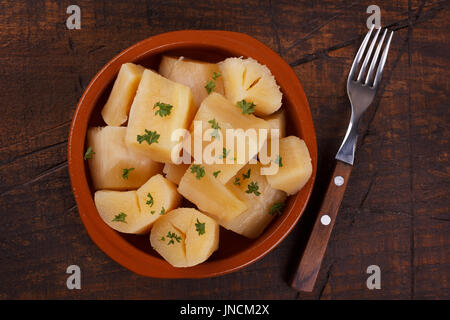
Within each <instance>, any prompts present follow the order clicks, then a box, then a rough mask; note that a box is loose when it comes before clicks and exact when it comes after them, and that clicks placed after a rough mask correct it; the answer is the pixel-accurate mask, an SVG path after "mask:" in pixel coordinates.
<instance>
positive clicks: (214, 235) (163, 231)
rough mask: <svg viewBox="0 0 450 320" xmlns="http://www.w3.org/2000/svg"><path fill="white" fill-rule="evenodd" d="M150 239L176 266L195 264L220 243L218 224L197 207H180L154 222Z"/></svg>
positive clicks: (160, 252)
mask: <svg viewBox="0 0 450 320" xmlns="http://www.w3.org/2000/svg"><path fill="white" fill-rule="evenodd" d="M150 243H151V245H152V247H153V248H154V249H155V250H156V251H157V252H158V253H159V254H160V255H161V256H162V257H163V258H164V259H165V260H166V261H167V262H169V263H170V264H171V265H173V266H174V267H192V266H195V265H197V264H199V263H202V262H204V261H206V260H207V259H208V258H209V257H210V256H211V254H212V253H213V252H214V251H215V250H217V248H218V247H219V225H218V224H217V222H215V221H214V220H213V219H211V218H209V217H208V216H206V215H204V214H203V213H201V212H200V211H198V210H196V209H192V208H178V209H175V210H173V211H171V212H169V213H168V214H167V215H165V216H164V217H162V218H161V219H159V220H158V221H157V222H156V223H155V225H154V226H153V228H152V231H151V233H150Z"/></svg>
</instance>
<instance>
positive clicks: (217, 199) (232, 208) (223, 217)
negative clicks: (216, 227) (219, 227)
mask: <svg viewBox="0 0 450 320" xmlns="http://www.w3.org/2000/svg"><path fill="white" fill-rule="evenodd" d="M178 192H179V193H180V194H181V195H182V196H183V197H185V198H186V199H188V200H189V201H191V202H192V203H194V204H195V205H196V206H197V207H198V208H199V209H200V210H201V211H203V212H205V213H206V214H208V215H209V216H211V217H212V218H214V219H217V220H220V221H228V220H230V219H233V218H234V217H236V216H238V215H239V214H241V213H242V212H244V211H245V210H246V209H247V206H246V204H245V203H244V202H243V201H241V200H239V199H238V198H237V197H236V195H235V194H234V193H233V192H231V191H230V189H229V188H228V187H227V186H225V185H223V184H222V183H221V182H220V181H219V180H218V178H216V177H215V175H214V172H212V171H210V170H209V169H208V168H205V167H204V166H202V165H196V164H193V165H191V166H190V167H189V169H188V170H187V171H186V173H185V174H184V176H183V178H181V181H180V184H179V185H178Z"/></svg>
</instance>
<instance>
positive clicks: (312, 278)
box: [291, 26, 394, 292]
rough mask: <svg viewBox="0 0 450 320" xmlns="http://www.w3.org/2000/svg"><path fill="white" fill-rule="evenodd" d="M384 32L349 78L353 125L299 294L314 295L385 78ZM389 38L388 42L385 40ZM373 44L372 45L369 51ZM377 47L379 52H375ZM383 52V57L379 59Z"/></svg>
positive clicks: (361, 54) (304, 263) (306, 257)
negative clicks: (363, 125) (363, 124)
mask: <svg viewBox="0 0 450 320" xmlns="http://www.w3.org/2000/svg"><path fill="white" fill-rule="evenodd" d="M381 30H382V29H377V31H376V33H375V35H374V36H373V39H372V40H370V38H371V36H372V33H373V32H374V26H372V28H371V29H370V30H369V32H368V33H367V35H366V36H365V38H364V40H363V42H362V44H361V46H360V47H359V50H358V52H357V54H356V56H355V59H354V60H353V64H352V67H351V69H350V73H349V75H348V79H347V94H348V97H349V99H350V103H351V107H352V114H351V117H350V123H349V126H348V129H347V133H346V134H345V137H344V141H343V142H342V145H341V147H340V148H339V151H338V153H337V155H336V166H335V169H334V172H333V176H332V179H331V181H330V183H329V185H328V189H327V192H326V194H325V198H324V199H323V201H322V205H321V207H320V211H319V215H318V218H317V220H316V222H315V224H314V228H313V230H312V233H311V236H310V238H309V240H308V243H307V245H306V248H305V251H304V252H303V256H302V258H301V260H300V262H299V265H298V268H297V272H296V273H295V275H294V277H293V280H292V282H291V285H292V287H294V288H295V289H297V290H298V291H306V292H311V291H312V290H313V289H314V284H315V282H316V279H317V275H318V273H319V270H320V265H321V264H322V260H323V257H324V255H325V251H326V248H327V245H328V241H329V239H330V235H331V231H332V229H333V226H334V223H335V221H336V217H337V213H338V211H339V206H340V204H341V201H342V198H343V197H344V192H345V189H346V187H347V183H348V179H349V177H350V173H351V170H352V166H353V161H354V157H355V147H356V141H357V137H358V127H359V123H360V120H361V117H362V115H363V114H364V112H365V111H366V110H367V108H368V107H369V106H370V104H371V103H372V102H373V100H374V98H375V94H376V92H377V90H378V88H379V85H380V81H381V75H382V73H383V69H384V66H385V63H386V59H387V56H388V52H389V47H390V44H391V40H392V36H393V34H394V32H393V31H390V32H389V35H387V34H388V30H387V29H384V31H383V33H382V36H381V39H380V40H379V41H378V38H379V35H380V34H381ZM386 36H387V41H385V40H386ZM377 41H378V45H377ZM369 42H370V45H369V46H368V48H367V45H368V44H369ZM375 46H376V49H375V52H374V53H373V49H374V48H375ZM383 46H384V48H383ZM366 49H367V50H366ZM372 53H373V54H372ZM380 53H381V58H380V57H379V56H380ZM363 58H364V60H363ZM379 58H380V59H379ZM375 70H376V71H375Z"/></svg>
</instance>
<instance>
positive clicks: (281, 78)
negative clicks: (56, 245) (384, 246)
mask: <svg viewBox="0 0 450 320" xmlns="http://www.w3.org/2000/svg"><path fill="white" fill-rule="evenodd" d="M162 54H173V55H182V56H185V57H189V58H194V59H199V60H204V61H210V62H218V61H221V60H223V59H225V58H227V57H239V56H243V57H252V58H254V59H256V60H257V61H259V62H260V63H262V64H265V65H267V67H268V68H269V69H270V70H271V71H272V73H273V74H274V76H275V78H276V80H277V82H278V84H279V85H280V87H281V90H282V92H283V106H284V108H285V109H286V111H287V113H288V118H289V120H288V121H289V122H288V125H287V127H288V133H289V134H294V135H297V136H300V137H301V138H302V139H304V140H305V142H306V144H307V146H308V148H309V152H310V154H311V158H312V165H313V174H312V177H311V179H310V180H309V182H308V183H307V184H306V186H305V187H304V188H303V189H302V190H301V191H300V192H299V193H298V194H296V195H295V196H291V197H290V198H289V199H288V201H287V206H286V209H285V210H284V212H283V214H282V215H280V216H278V217H277V218H275V219H274V221H273V222H272V223H271V224H270V226H269V227H268V228H267V229H266V230H265V232H264V233H263V234H262V235H261V236H260V237H259V238H258V239H255V240H249V239H247V238H245V237H242V236H240V235H238V234H235V233H233V232H230V231H227V230H225V229H223V228H221V235H220V248H219V250H217V251H216V252H215V253H214V254H213V255H212V256H211V257H210V258H209V259H208V260H207V261H206V262H204V263H202V264H200V265H197V266H195V267H190V268H174V267H172V266H171V265H169V263H167V262H166V261H165V260H164V259H162V258H161V257H160V256H159V255H158V253H156V252H155V251H154V250H153V249H152V248H151V246H150V241H149V237H148V236H134V235H126V234H121V233H118V232H116V231H114V230H113V229H111V228H109V227H108V226H107V225H106V224H105V223H104V222H103V221H102V219H101V218H100V216H99V214H98V212H97V209H96V207H95V204H94V199H93V195H94V190H93V188H92V183H91V180H90V174H89V167H88V165H87V162H86V161H84V160H83V154H84V152H85V140H86V132H87V129H88V127H90V126H100V125H105V124H104V122H103V120H102V118H101V116H100V111H101V108H102V107H103V105H104V103H105V101H106V99H107V97H108V95H109V92H110V90H111V87H112V84H113V82H114V80H115V77H116V75H117V73H118V71H119V68H120V66H121V65H122V64H123V63H125V62H134V63H138V64H141V65H143V66H145V67H148V68H153V69H157V67H158V64H159V61H160V58H161V55H162ZM68 162H69V173H70V179H71V182H72V188H73V193H74V195H75V199H76V202H77V204H78V210H79V213H80V216H81V220H82V221H83V223H84V226H85V227H86V230H87V232H88V233H89V236H90V237H91V238H92V240H93V241H94V242H95V243H96V244H97V246H98V247H99V248H100V249H102V250H103V251H104V252H105V253H106V254H107V255H108V256H110V257H111V258H112V259H113V260H115V261H117V262H118V263H119V264H121V265H122V266H124V267H126V268H128V269H130V270H131V271H133V272H135V273H137V274H140V275H144V276H148V277H154V278H205V277H213V276H218V275H223V274H226V273H230V272H233V271H236V270H238V269H241V268H243V267H245V266H248V265H249V264H251V263H253V262H255V261H256V260H258V259H260V258H261V257H263V256H264V255H265V254H267V253H268V252H270V251H271V250H272V249H273V248H275V246H277V245H278V244H279V243H280V242H281V241H282V240H283V239H284V238H285V237H286V236H287V235H288V233H289V232H290V231H291V230H292V228H293V227H294V226H295V224H296V223H297V221H298V219H299V218H300V216H301V215H302V213H303V211H304V209H305V207H306V204H307V202H308V199H309V196H310V194H311V191H312V188H313V184H314V180H315V176H316V167H317V144H316V136H315V132H314V126H313V122H312V118H311V113H310V110H309V106H308V102H307V100H306V96H305V93H304V91H303V88H302V86H301V84H300V81H299V80H298V79H297V76H296V75H295V73H294V71H293V70H292V69H291V68H290V67H289V65H288V64H287V63H286V62H285V61H284V60H283V59H282V58H281V57H280V56H278V55H277V54H276V53H275V52H274V51H272V50H271V49H269V48H268V47H266V46H265V45H264V44H262V43H261V42H259V41H257V40H255V39H253V38H252V37H250V36H247V35H245V34H241V33H235V32H227V31H176V32H170V33H164V34H161V35H157V36H154V37H151V38H148V39H146V40H144V41H141V42H139V43H137V44H135V45H133V46H132V47H130V48H128V49H126V50H124V51H123V52H121V53H120V54H119V55H117V56H116V57H114V58H113V59H112V60H111V61H109V62H108V63H107V64H106V65H105V66H104V67H103V68H102V69H101V70H100V71H99V72H98V73H97V74H96V76H95V77H94V78H93V79H92V81H91V82H90V83H89V85H88V87H87V88H86V90H85V92H84V94H83V96H82V97H81V99H80V101H79V103H78V106H77V109H76V111H75V115H74V117H73V120H72V125H71V128H70V134H69V146H68Z"/></svg>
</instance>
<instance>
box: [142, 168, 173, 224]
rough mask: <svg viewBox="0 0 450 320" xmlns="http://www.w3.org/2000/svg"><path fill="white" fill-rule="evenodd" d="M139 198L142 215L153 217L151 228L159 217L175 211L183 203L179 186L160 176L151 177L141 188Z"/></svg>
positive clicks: (150, 219) (150, 220)
mask: <svg viewBox="0 0 450 320" xmlns="http://www.w3.org/2000/svg"><path fill="white" fill-rule="evenodd" d="M137 196H138V199H139V207H140V209H141V213H149V214H150V216H151V218H149V219H148V221H149V222H150V225H149V227H150V226H151V223H153V221H155V220H156V219H158V217H159V216H162V215H164V214H166V212H169V211H170V210H173V209H175V208H176V207H178V206H179V205H180V202H181V195H180V194H179V193H178V191H177V186H176V185H175V184H174V183H173V182H171V181H169V180H168V179H166V178H164V177H163V176H162V175H160V174H157V175H155V176H153V177H151V178H150V179H149V180H148V181H147V182H146V183H145V184H144V185H143V186H142V187H140V188H139V189H138V190H137Z"/></svg>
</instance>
